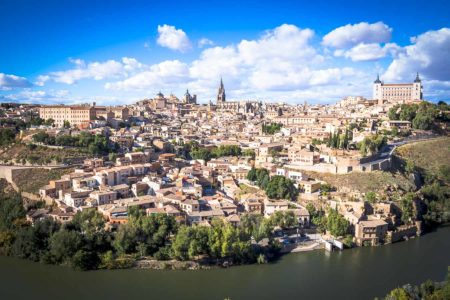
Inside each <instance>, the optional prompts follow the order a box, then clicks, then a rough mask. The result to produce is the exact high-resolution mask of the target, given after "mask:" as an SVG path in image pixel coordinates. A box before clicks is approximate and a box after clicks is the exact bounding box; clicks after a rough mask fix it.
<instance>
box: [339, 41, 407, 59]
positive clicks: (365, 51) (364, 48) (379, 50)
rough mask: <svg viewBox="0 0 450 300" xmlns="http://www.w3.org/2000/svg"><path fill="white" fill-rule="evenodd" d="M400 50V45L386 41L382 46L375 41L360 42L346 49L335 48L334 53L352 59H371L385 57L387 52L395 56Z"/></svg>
mask: <svg viewBox="0 0 450 300" xmlns="http://www.w3.org/2000/svg"><path fill="white" fill-rule="evenodd" d="M400 51H401V47H400V46H398V45H397V44H395V43H387V44H385V45H384V46H381V45H380V44H377V43H372V44H364V43H361V44H358V45H356V46H355V47H353V48H351V49H349V50H346V51H345V50H343V49H337V50H335V51H334V55H335V56H337V57H339V56H343V57H346V58H350V59H351V60H352V61H371V60H377V59H380V58H383V57H386V56H387V55H388V54H390V55H392V56H396V55H397V54H398V53H399V52H400Z"/></svg>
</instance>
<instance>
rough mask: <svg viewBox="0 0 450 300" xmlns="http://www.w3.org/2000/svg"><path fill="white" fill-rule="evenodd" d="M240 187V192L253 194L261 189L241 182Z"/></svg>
mask: <svg viewBox="0 0 450 300" xmlns="http://www.w3.org/2000/svg"><path fill="white" fill-rule="evenodd" d="M239 188H240V189H241V191H240V194H241V195H243V194H253V193H257V192H258V191H260V190H259V189H256V188H254V187H251V186H248V185H246V184H240V185H239Z"/></svg>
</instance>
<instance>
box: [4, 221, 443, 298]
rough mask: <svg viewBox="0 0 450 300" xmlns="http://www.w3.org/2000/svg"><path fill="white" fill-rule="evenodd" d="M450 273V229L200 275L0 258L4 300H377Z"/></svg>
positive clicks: (200, 273)
mask: <svg viewBox="0 0 450 300" xmlns="http://www.w3.org/2000/svg"><path fill="white" fill-rule="evenodd" d="M449 265H450V227H443V228H440V229H438V230H437V231H436V232H433V233H429V234H427V235H425V236H423V237H421V238H416V239H413V240H410V241H408V242H402V243H397V244H392V245H388V246H382V247H373V248H369V247H368V248H357V249H352V250H346V251H343V252H333V253H326V252H325V251H324V250H317V251H313V252H307V253H292V254H288V255H285V256H283V257H282V258H281V259H280V260H279V261H277V262H274V263H271V264H268V265H248V266H238V267H232V268H229V269H212V270H201V271H155V270H113V271H109V270H108V271H92V272H78V271H73V270H71V269H69V268H65V267H58V266H48V265H43V264H39V263H33V262H29V261H24V260H19V259H15V258H8V257H0V299H2V300H3V299H5V300H6V299H46V300H49V299H67V300H70V299H77V300H80V299H81V300H86V299H95V300H101V299H108V300H111V299H127V300H130V299H219V300H223V299H226V298H229V299H232V300H236V299H270V300H276V299H346V300H347V299H373V298H374V297H376V296H384V295H385V294H386V293H387V292H388V291H389V290H391V289H393V288H395V287H397V286H399V285H403V284H405V283H413V284H417V283H420V282H422V281H424V280H426V279H433V280H443V279H444V277H445V274H446V271H447V266H449Z"/></svg>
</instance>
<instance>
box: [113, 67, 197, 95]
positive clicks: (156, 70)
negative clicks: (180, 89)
mask: <svg viewBox="0 0 450 300" xmlns="http://www.w3.org/2000/svg"><path fill="white" fill-rule="evenodd" d="M187 78H188V67H187V65H186V64H185V63H182V62H180V61H179V60H167V61H163V62H161V63H159V64H155V65H152V66H150V67H149V68H148V69H147V70H146V71H143V72H140V73H137V74H135V75H133V76H131V77H129V78H127V79H125V80H122V81H117V82H108V83H106V84H105V88H106V89H109V90H142V89H148V88H154V89H160V88H163V87H166V86H171V85H173V84H177V83H180V82H186V81H187Z"/></svg>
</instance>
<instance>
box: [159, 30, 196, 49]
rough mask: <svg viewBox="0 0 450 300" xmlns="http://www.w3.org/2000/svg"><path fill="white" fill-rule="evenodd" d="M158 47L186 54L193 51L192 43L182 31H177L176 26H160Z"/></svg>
mask: <svg viewBox="0 0 450 300" xmlns="http://www.w3.org/2000/svg"><path fill="white" fill-rule="evenodd" d="M158 34H159V36H158V39H157V41H156V42H157V43H158V45H160V46H162V47H166V48H169V49H172V50H177V51H180V52H185V51H187V50H189V49H191V47H192V46H191V42H190V41H189V38H188V36H187V35H186V33H185V32H184V31H183V30H182V29H176V28H175V26H170V25H166V24H164V25H158Z"/></svg>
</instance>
